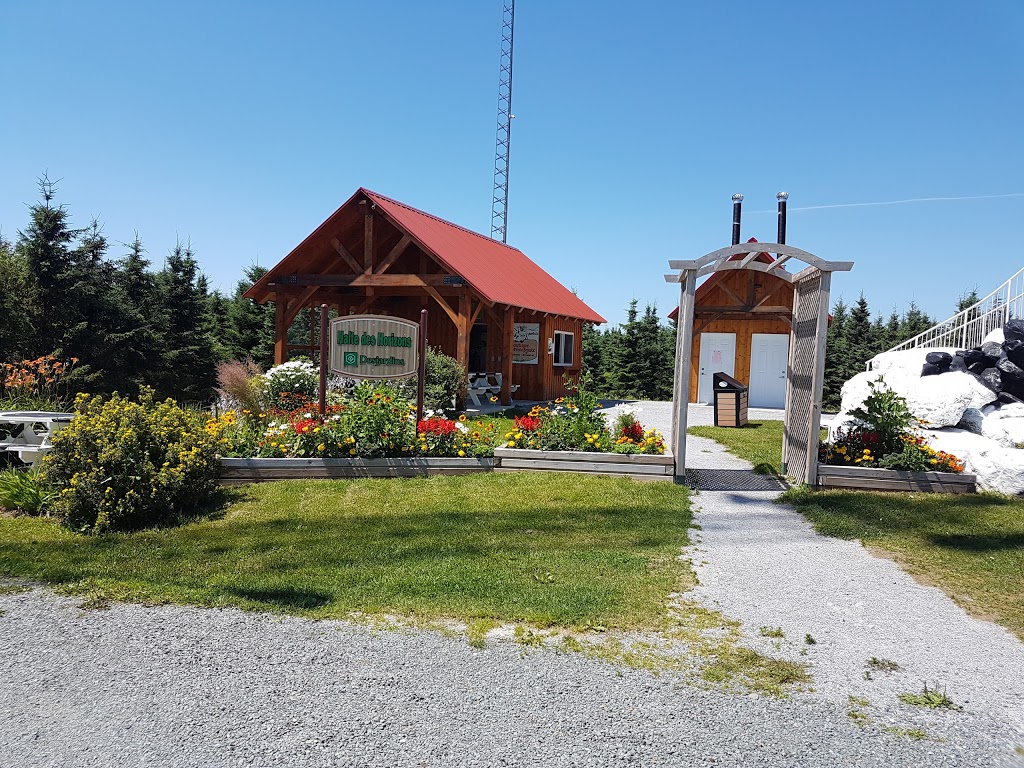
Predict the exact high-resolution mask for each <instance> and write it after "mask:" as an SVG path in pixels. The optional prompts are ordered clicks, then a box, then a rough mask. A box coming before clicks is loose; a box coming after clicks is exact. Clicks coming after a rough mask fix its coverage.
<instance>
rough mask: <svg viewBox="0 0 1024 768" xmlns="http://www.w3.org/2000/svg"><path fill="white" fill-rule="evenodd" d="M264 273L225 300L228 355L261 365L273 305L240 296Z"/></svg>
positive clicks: (250, 270) (266, 356)
mask: <svg viewBox="0 0 1024 768" xmlns="http://www.w3.org/2000/svg"><path fill="white" fill-rule="evenodd" d="M266 273H267V270H266V269H265V268H264V267H259V266H256V265H252V266H249V267H247V268H246V269H245V272H244V274H245V277H244V278H243V279H242V280H239V281H238V285H237V286H235V293H234V295H233V296H232V297H231V299H230V300H229V301H228V305H227V315H228V348H229V352H230V357H232V358H234V359H237V360H241V359H243V358H245V357H251V358H252V359H253V360H255V361H256V363H258V364H259V365H260V366H262V367H263V368H269V367H270V366H272V365H273V364H274V304H273V302H268V303H266V304H262V305H261V304H257V303H256V302H255V301H253V300H252V299H247V298H245V296H244V295H243V294H244V293H245V292H246V291H247V290H249V289H250V288H252V286H253V284H254V283H255V282H256V281H257V280H259V279H260V278H261V277H263V275H265V274H266ZM586 341H587V332H586V329H585V328H584V331H583V344H584V347H583V356H584V361H586V354H587V348H586Z"/></svg>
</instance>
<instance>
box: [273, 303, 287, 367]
mask: <svg viewBox="0 0 1024 768" xmlns="http://www.w3.org/2000/svg"><path fill="white" fill-rule="evenodd" d="M287 305H288V297H287V296H282V295H281V294H280V293H275V294H274V365H281V363H283V362H285V361H286V360H287V359H288V326H287V324H286V323H285V315H286V314H287V312H288V306H287Z"/></svg>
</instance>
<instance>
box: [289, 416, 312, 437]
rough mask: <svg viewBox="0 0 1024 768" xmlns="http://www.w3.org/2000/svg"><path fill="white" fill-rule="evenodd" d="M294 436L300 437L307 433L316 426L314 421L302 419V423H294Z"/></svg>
mask: <svg viewBox="0 0 1024 768" xmlns="http://www.w3.org/2000/svg"><path fill="white" fill-rule="evenodd" d="M294 426H295V434H297V435H301V434H303V433H304V432H309V430H311V429H312V428H313V427H315V426H316V419H303V420H302V421H296V422H295V424H294Z"/></svg>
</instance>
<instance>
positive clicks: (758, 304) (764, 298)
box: [754, 283, 786, 309]
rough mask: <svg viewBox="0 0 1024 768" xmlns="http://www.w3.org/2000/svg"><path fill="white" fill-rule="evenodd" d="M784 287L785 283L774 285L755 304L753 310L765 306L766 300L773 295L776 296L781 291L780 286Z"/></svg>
mask: <svg viewBox="0 0 1024 768" xmlns="http://www.w3.org/2000/svg"><path fill="white" fill-rule="evenodd" d="M784 285H786V283H776V284H775V287H774V288H772V289H771V290H770V291H768V293H766V294H765V295H764V296H762V297H761V300H760V301H759V302H757V304H755V305H754V309H757V308H758V307H761V306H764V305H765V304H767V303H768V300H769V299H771V298H773V297H774V296H775V294H777V293H778V292H779V291H781V290H782V286H784Z"/></svg>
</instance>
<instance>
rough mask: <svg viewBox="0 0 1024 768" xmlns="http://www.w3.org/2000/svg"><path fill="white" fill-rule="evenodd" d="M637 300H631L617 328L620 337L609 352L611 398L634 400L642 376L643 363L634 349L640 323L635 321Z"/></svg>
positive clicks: (638, 335) (637, 339)
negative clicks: (623, 320)
mask: <svg viewBox="0 0 1024 768" xmlns="http://www.w3.org/2000/svg"><path fill="white" fill-rule="evenodd" d="M637 303H638V302H637V300H636V299H633V300H632V301H631V302H630V303H629V309H628V310H626V322H625V323H623V324H622V325H621V326H620V327H619V332H620V334H621V336H622V338H621V341H619V342H618V343H617V344H616V345H615V346H614V347H612V348H611V350H610V355H609V357H610V365H609V369H608V379H609V383H610V385H611V390H612V393H613V397H620V398H630V399H632V398H636V397H638V396H639V395H638V390H639V387H640V381H641V380H642V377H643V375H644V368H645V365H644V363H643V362H642V361H641V360H639V357H640V356H639V355H637V354H636V348H637V344H638V341H639V337H640V333H641V331H640V323H639V322H638V321H637V314H638V312H637Z"/></svg>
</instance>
